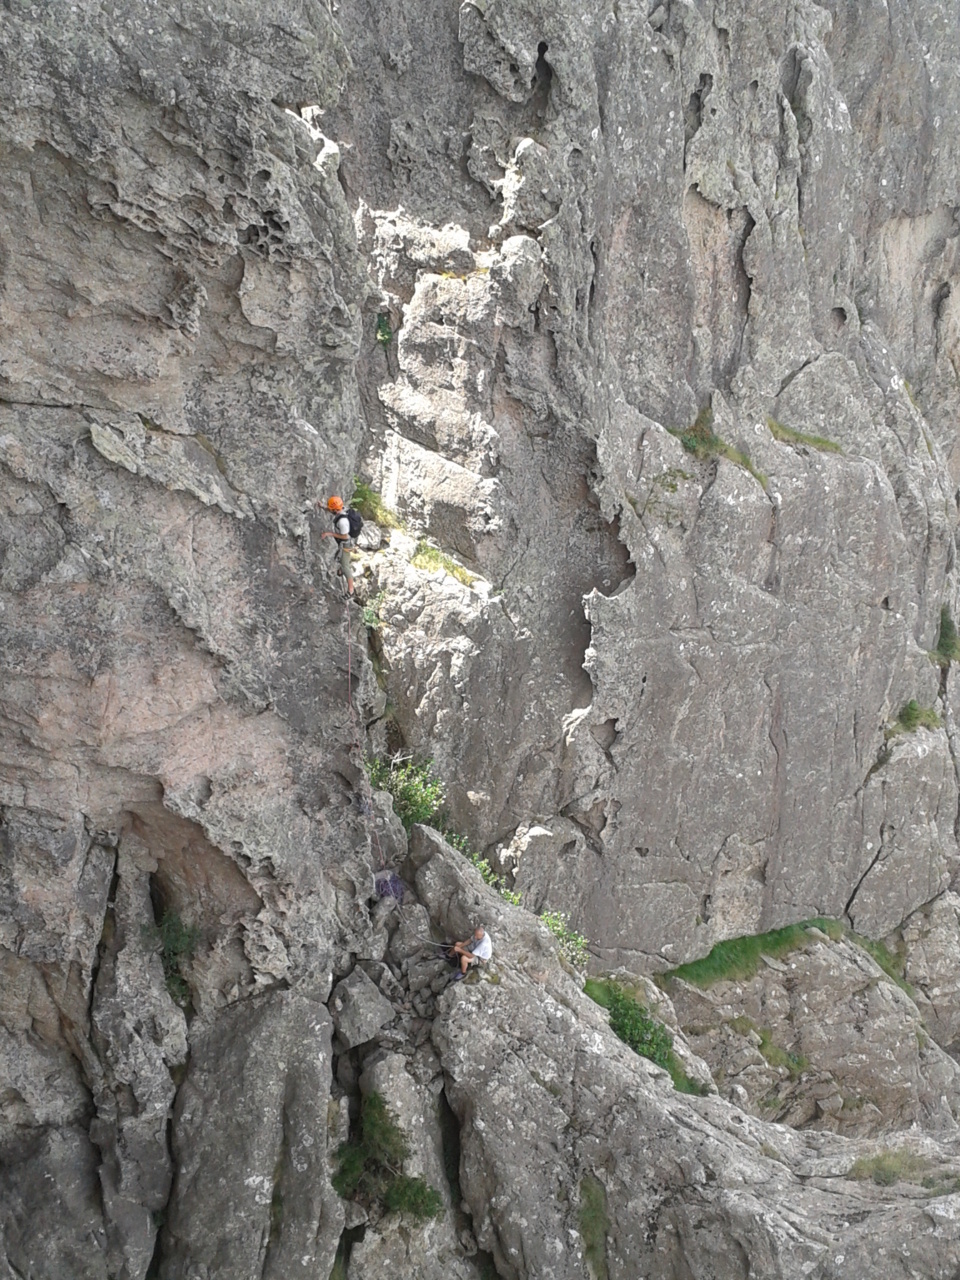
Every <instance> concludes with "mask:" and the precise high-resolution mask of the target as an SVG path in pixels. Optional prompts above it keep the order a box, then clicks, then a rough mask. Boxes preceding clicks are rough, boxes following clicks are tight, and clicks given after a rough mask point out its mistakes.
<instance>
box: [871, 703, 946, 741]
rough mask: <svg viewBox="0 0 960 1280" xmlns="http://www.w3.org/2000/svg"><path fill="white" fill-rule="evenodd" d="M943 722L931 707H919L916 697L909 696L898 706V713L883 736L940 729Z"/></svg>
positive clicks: (888, 738) (888, 737)
mask: <svg viewBox="0 0 960 1280" xmlns="http://www.w3.org/2000/svg"><path fill="white" fill-rule="evenodd" d="M942 727H943V722H942V721H941V719H940V717H939V716H938V715H937V713H936V711H934V709H933V707H921V706H920V704H919V703H918V702H917V700H916V698H911V699H910V701H909V702H905V703H904V704H903V706H902V707H901V708H900V714H899V715H898V716H897V718H896V720H894V722H893V724H892V725H891V726H890V727H889V729H887V731H886V734H885V737H886V738H887V740H888V741H889V740H890V738H894V737H896V735H897V734H898V733H916V731H917V730H918V729H940V728H942Z"/></svg>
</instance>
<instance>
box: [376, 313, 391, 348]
mask: <svg viewBox="0 0 960 1280" xmlns="http://www.w3.org/2000/svg"><path fill="white" fill-rule="evenodd" d="M392 340H393V329H392V328H391V327H390V317H389V316H388V315H387V313H386V312H385V311H381V312H380V314H379V315H378V316H377V341H378V342H381V343H383V345H384V346H385V347H386V346H389V345H390V342H391V341H392Z"/></svg>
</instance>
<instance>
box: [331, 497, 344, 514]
mask: <svg viewBox="0 0 960 1280" xmlns="http://www.w3.org/2000/svg"><path fill="white" fill-rule="evenodd" d="M327 510H328V511H342V510H343V499H342V498H328V499H327Z"/></svg>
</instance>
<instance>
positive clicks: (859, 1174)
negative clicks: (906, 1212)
mask: <svg viewBox="0 0 960 1280" xmlns="http://www.w3.org/2000/svg"><path fill="white" fill-rule="evenodd" d="M929 1167H930V1162H929V1160H925V1159H924V1158H923V1156H918V1155H914V1153H913V1152H912V1151H904V1150H900V1151H895V1150H889V1151H881V1152H879V1153H878V1154H877V1155H875V1156H861V1157H860V1159H859V1160H855V1161H854V1163H853V1164H852V1165H851V1167H850V1169H849V1170H848V1172H847V1175H846V1176H847V1177H848V1178H852V1179H855V1180H857V1181H861V1182H862V1181H865V1180H866V1179H867V1178H869V1179H871V1181H873V1182H875V1183H876V1184H877V1186H878V1187H892V1186H893V1185H894V1184H895V1183H897V1182H919V1181H920V1176H919V1175H920V1174H922V1173H923V1172H924V1170H926V1169H929Z"/></svg>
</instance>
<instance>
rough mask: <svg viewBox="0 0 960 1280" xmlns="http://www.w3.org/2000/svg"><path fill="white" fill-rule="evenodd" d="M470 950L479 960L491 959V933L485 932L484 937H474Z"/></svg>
mask: <svg viewBox="0 0 960 1280" xmlns="http://www.w3.org/2000/svg"><path fill="white" fill-rule="evenodd" d="M470 950H471V951H472V952H473V954H474V955H475V956H476V957H477V959H478V960H489V959H490V957H491V956H492V955H493V943H492V942H491V941H490V935H489V933H484V935H483V937H482V938H474V940H473V941H472V942H471V943H470Z"/></svg>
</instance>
